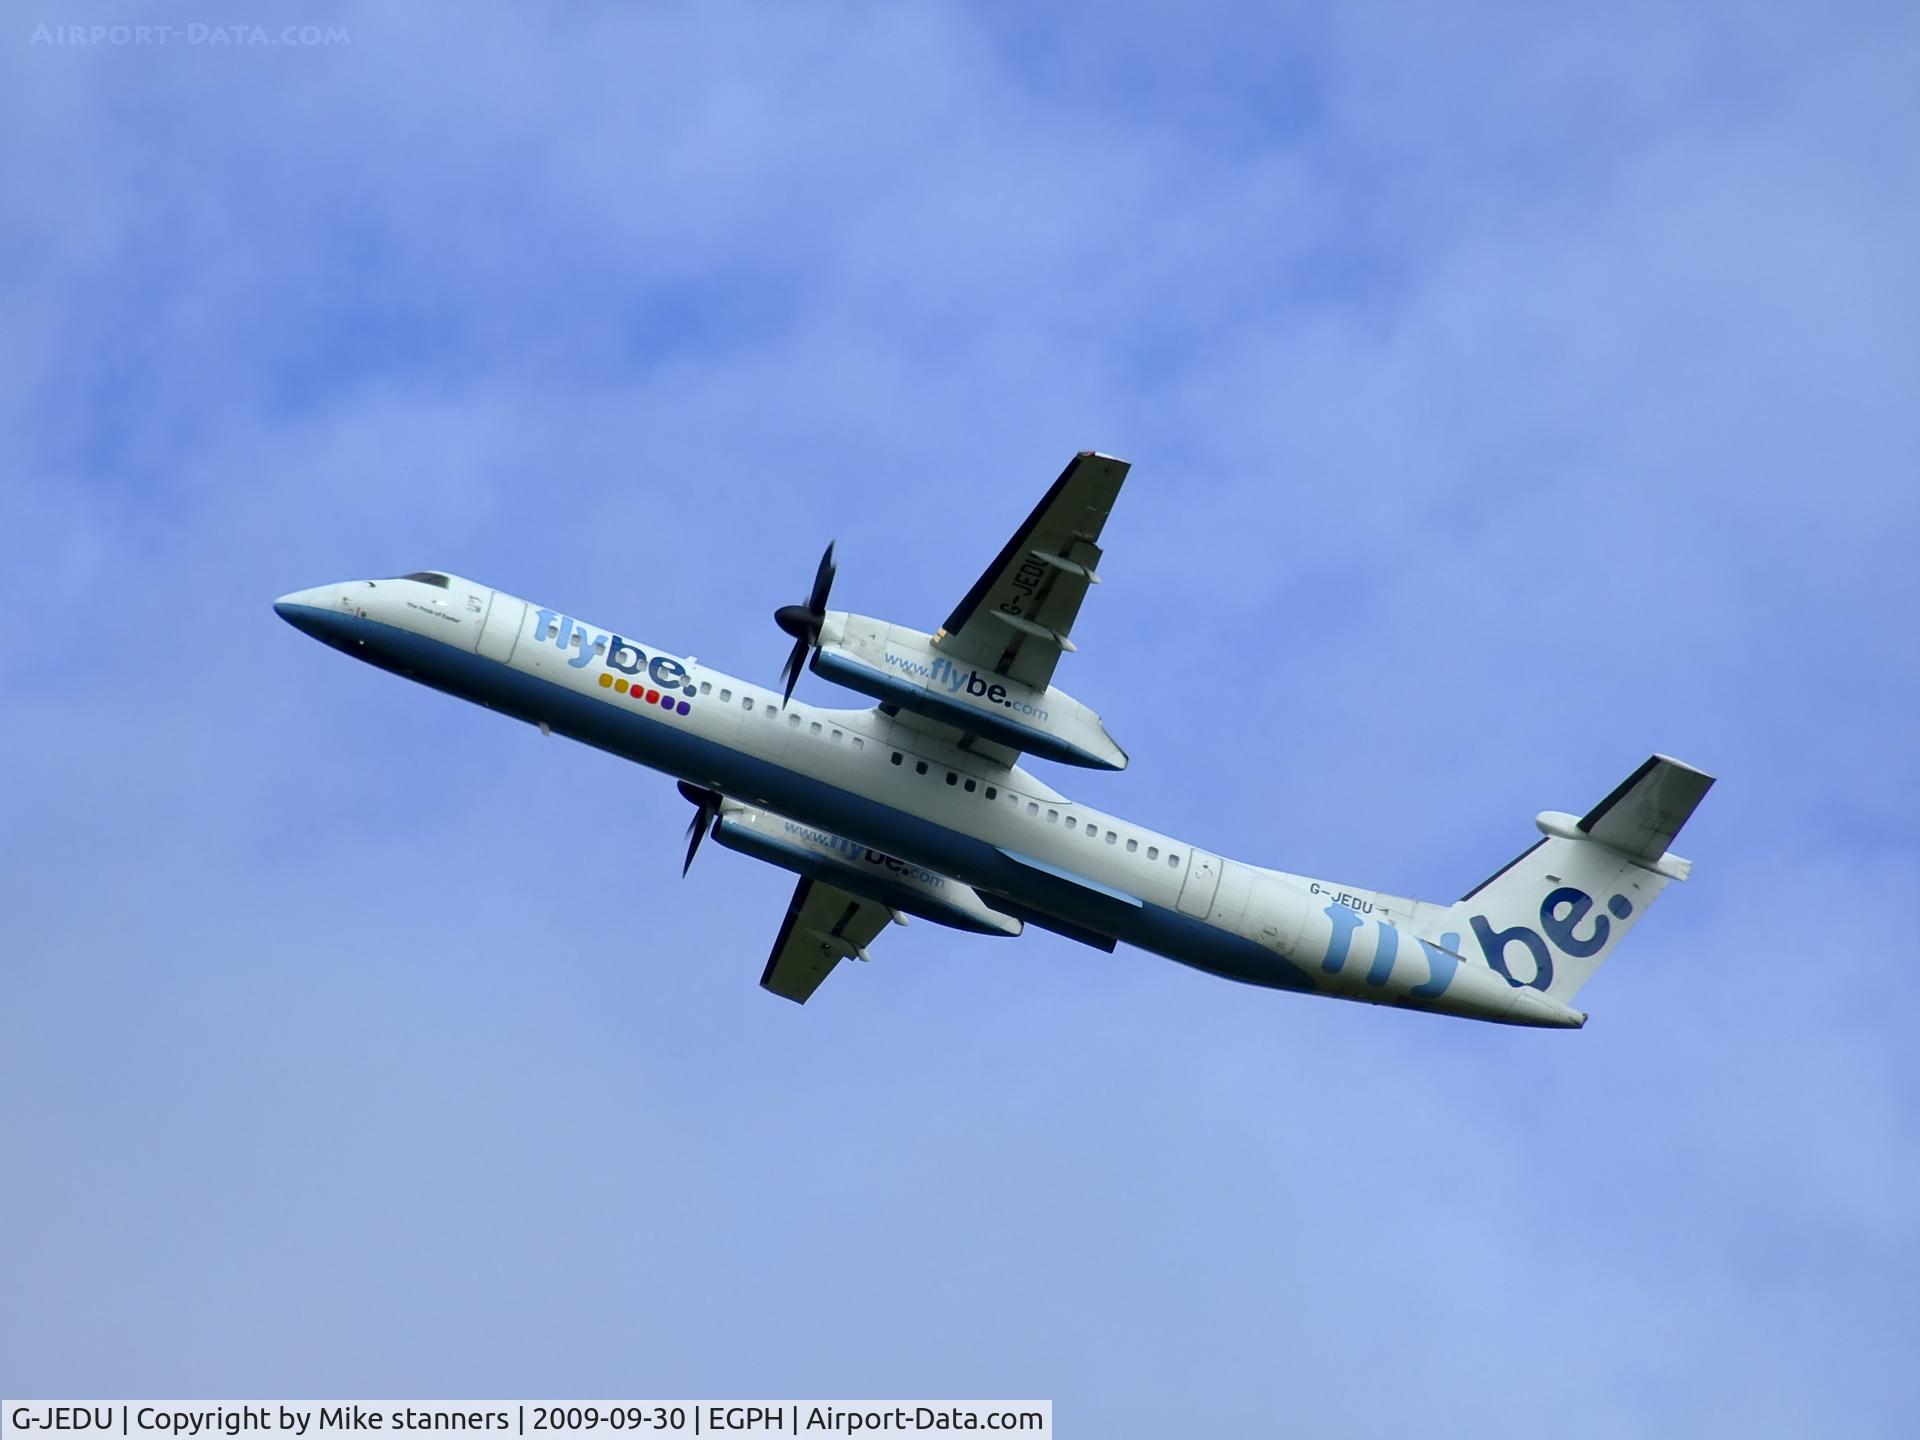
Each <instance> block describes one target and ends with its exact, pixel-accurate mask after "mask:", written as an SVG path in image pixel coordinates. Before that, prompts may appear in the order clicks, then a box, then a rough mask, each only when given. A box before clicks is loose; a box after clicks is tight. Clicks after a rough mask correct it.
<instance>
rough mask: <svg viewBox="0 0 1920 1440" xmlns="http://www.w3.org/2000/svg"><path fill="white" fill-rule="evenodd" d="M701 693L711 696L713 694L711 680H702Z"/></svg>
mask: <svg viewBox="0 0 1920 1440" xmlns="http://www.w3.org/2000/svg"><path fill="white" fill-rule="evenodd" d="M700 693H701V694H702V695H711V694H712V693H713V682H712V681H711V680H702V681H701V682H700Z"/></svg>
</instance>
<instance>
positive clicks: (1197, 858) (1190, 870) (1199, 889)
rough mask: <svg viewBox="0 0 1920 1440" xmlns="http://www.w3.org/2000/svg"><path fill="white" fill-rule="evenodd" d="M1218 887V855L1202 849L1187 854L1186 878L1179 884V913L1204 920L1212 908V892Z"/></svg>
mask: <svg viewBox="0 0 1920 1440" xmlns="http://www.w3.org/2000/svg"><path fill="white" fill-rule="evenodd" d="M1219 888H1220V857H1219V856H1218V855H1209V854H1208V853H1207V852H1206V851H1204V850H1193V851H1189V852H1188V854H1187V878H1186V880H1185V882H1184V883H1182V885H1181V886H1180V902H1179V903H1180V913H1181V914H1182V915H1191V916H1193V917H1194V918H1195V919H1196V920H1204V919H1206V918H1207V915H1208V914H1209V913H1210V912H1211V911H1212V909H1213V896H1214V892H1215V891H1216V890H1218V889H1219Z"/></svg>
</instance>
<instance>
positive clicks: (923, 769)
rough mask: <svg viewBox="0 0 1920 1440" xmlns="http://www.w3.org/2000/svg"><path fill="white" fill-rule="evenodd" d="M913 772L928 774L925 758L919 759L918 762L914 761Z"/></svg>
mask: <svg viewBox="0 0 1920 1440" xmlns="http://www.w3.org/2000/svg"><path fill="white" fill-rule="evenodd" d="M913 773H914V774H916V775H924V774H926V773H927V762H926V761H924V760H919V761H916V762H915V763H914V767H913Z"/></svg>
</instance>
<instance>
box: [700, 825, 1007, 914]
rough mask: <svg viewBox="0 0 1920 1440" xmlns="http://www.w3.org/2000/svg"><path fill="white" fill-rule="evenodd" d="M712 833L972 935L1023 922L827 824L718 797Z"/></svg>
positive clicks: (965, 888)
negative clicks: (717, 815) (833, 830)
mask: <svg viewBox="0 0 1920 1440" xmlns="http://www.w3.org/2000/svg"><path fill="white" fill-rule="evenodd" d="M713 838H714V839H715V840H718V841H719V842H720V843H721V844H722V845H724V846H726V847H727V848H728V849H729V850H737V851H739V852H740V853H741V854H742V855H751V856H752V857H753V858H754V859H756V860H764V861H766V862H767V863H768V864H769V865H778V866H779V867H780V868H781V869H782V870H792V871H793V872H795V873H796V874H800V875H808V876H811V877H812V878H813V879H815V880H819V881H821V882H823V883H825V884H828V885H837V886H838V887H839V888H840V889H842V890H845V891H848V892H849V893H851V894H854V895H858V896H859V897H860V898H861V899H863V900H871V901H873V902H874V904H876V905H885V906H888V907H889V908H891V909H894V910H898V911H902V912H904V913H905V914H908V915H918V916H919V917H920V918H921V919H923V920H931V921H932V922H933V923H934V924H936V925H947V926H951V927H952V928H953V929H955V930H966V931H969V932H971V933H972V934H975V935H1009V936H1011V935H1018V934H1019V933H1020V932H1021V931H1022V930H1023V929H1025V928H1026V927H1025V925H1024V924H1023V923H1022V922H1021V921H1019V920H1016V919H1014V918H1013V917H1012V916H1010V915H1002V914H1001V913H1000V912H999V911H998V910H995V909H994V908H993V907H992V906H990V905H988V904H987V902H986V901H984V900H982V899H981V898H980V892H979V891H977V890H975V889H974V888H973V887H972V886H970V885H963V884H961V883H960V882H959V881H958V880H955V879H953V878H952V877H951V876H947V875H938V874H935V873H934V872H933V871H931V870H922V869H921V868H920V867H919V866H917V865H909V864H907V863H906V862H905V861H903V860H896V859H894V858H893V857H892V856H891V855H883V854H881V853H880V852H879V851H878V850H869V849H868V848H867V847H866V846H864V845H856V844H855V843H854V842H853V841H851V840H848V839H845V838H843V837H841V836H839V835H835V834H832V833H830V832H829V831H826V830H820V829H816V828H815V827H814V826H812V825H802V824H801V823H800V822H799V821H798V820H789V819H787V817H786V816H784V815H776V814H774V813H773V812H772V811H771V810H762V809H759V808H758V807H757V806H753V805H742V804H741V803H739V802H738V801H737V800H727V801H723V802H721V806H720V818H719V819H718V820H717V821H715V822H714V827H713Z"/></svg>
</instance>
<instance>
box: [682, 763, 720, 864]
mask: <svg viewBox="0 0 1920 1440" xmlns="http://www.w3.org/2000/svg"><path fill="white" fill-rule="evenodd" d="M677 788H678V789H679V791H680V793H681V795H683V796H684V797H685V798H686V799H687V801H688V802H689V803H690V804H692V806H693V823H692V824H691V825H689V826H687V861H686V864H684V865H682V866H681V867H680V878H681V879H682V880H684V879H686V878H687V872H688V871H689V870H691V869H693V857H694V856H695V855H696V854H698V853H699V851H700V842H701V841H702V840H704V839H706V838H707V831H708V830H709V829H711V828H712V826H713V817H714V816H716V815H718V814H719V813H720V796H719V794H718V792H716V791H713V790H705V789H702V788H701V787H700V786H698V785H693V784H689V783H688V782H687V781H685V780H682V781H681V782H680V783H679V785H678V787H677Z"/></svg>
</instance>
